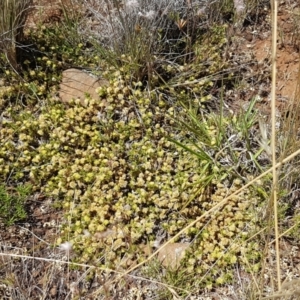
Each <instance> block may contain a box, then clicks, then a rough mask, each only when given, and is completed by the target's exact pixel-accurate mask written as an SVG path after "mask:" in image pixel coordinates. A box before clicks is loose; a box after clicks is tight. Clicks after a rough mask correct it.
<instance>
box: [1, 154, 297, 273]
mask: <svg viewBox="0 0 300 300" xmlns="http://www.w3.org/2000/svg"><path fill="white" fill-rule="evenodd" d="M298 154H300V149H299V150H297V151H295V152H294V153H292V154H291V155H289V156H288V157H286V158H285V159H283V160H282V161H281V162H278V163H277V164H276V165H274V166H272V167H271V168H270V169H268V170H267V171H265V172H263V173H262V174H260V175H259V176H257V177H256V178H254V179H252V180H251V181H250V182H248V183H247V184H245V185H244V186H243V187H241V188H240V189H239V190H237V191H235V192H234V193H232V194H231V195H229V196H228V197H226V198H225V199H223V200H222V201H221V202H220V203H218V204H216V205H215V206H214V207H212V208H211V209H210V210H208V211H207V212H205V213H204V214H203V215H201V216H200V217H198V218H197V219H196V220H194V221H193V222H191V223H190V224H189V225H187V226H186V227H184V228H183V229H182V230H180V231H179V232H178V233H177V234H176V235H175V236H173V237H172V238H171V239H169V240H168V241H167V242H166V243H165V244H163V245H162V246H161V247H160V248H159V249H157V250H156V251H155V252H154V253H153V254H151V255H150V256H149V257H147V258H146V259H145V260H144V261H142V262H140V263H139V264H137V265H135V266H134V267H132V268H131V269H129V270H127V271H126V272H124V273H123V274H121V276H120V277H119V278H118V279H121V278H122V277H124V276H126V275H128V274H129V273H130V272H132V271H134V270H136V269H137V268H138V267H140V266H142V265H144V264H145V263H146V262H148V261H150V260H151V259H152V258H153V257H154V256H155V255H157V254H158V253H159V252H160V251H161V250H162V249H163V248H165V247H166V246H167V245H168V244H170V243H171V242H173V241H174V240H175V239H176V238H178V237H179V236H180V235H181V234H183V233H184V232H185V231H186V230H187V229H189V228H191V227H192V226H193V225H195V224H196V223H197V222H199V221H200V220H201V219H203V218H205V217H206V216H207V215H209V214H211V213H212V212H214V211H216V210H217V209H218V208H220V207H221V206H223V205H224V204H226V202H227V201H228V200H229V199H231V198H232V197H233V196H235V195H237V194H239V193H240V192H242V191H243V190H244V189H246V188H247V187H249V186H251V185H252V184H253V183H255V182H256V181H257V180H259V179H261V178H263V177H264V176H266V175H267V174H268V173H270V172H271V171H273V169H276V168H278V167H280V166H282V165H283V164H285V163H286V162H288V161H290V160H291V159H293V158H294V157H295V156H297V155H298ZM0 255H1V253H0Z"/></svg>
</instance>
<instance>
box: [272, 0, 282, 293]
mask: <svg viewBox="0 0 300 300" xmlns="http://www.w3.org/2000/svg"><path fill="white" fill-rule="evenodd" d="M271 4H272V6H273V10H272V15H273V20H272V24H273V27H272V89H271V122H272V124H271V125H272V136H271V149H272V165H273V166H275V165H276V54H277V53H276V52H277V51H276V50H277V11H278V2H277V0H272V3H271ZM272 173H273V188H272V199H273V210H274V231H275V250H276V269H277V287H278V290H279V291H280V289H281V276H280V273H281V272H280V252H279V232H278V211H277V188H278V180H277V170H276V168H273V172H272Z"/></svg>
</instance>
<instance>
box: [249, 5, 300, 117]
mask: <svg viewBox="0 0 300 300" xmlns="http://www.w3.org/2000/svg"><path fill="white" fill-rule="evenodd" d="M295 7H296V4H290V5H286V4H285V3H284V4H283V5H280V6H279V10H278V39H277V88H276V96H277V99H276V100H277V107H278V108H279V109H280V110H281V109H284V108H286V107H287V106H288V105H289V104H291V102H293V101H294V99H295V96H296V94H295V93H296V89H297V85H298V78H299V77H298V76H299V75H298V73H299V45H298V44H299V40H297V39H296V36H295V32H296V28H295V20H293V13H292V11H293V10H292V9H295ZM266 22H267V23H269V24H270V18H269V17H268V20H267V21H266ZM266 27H267V28H266ZM245 37H247V40H248V41H247V43H246V44H245V45H244V46H243V50H244V51H245V52H248V51H250V52H251V53H253V55H254V57H255V59H256V60H257V62H258V64H259V65H261V66H265V67H267V68H269V70H270V71H271V52H272V45H271V38H272V33H271V28H270V26H265V29H264V28H260V29H258V30H257V31H256V32H254V33H251V32H249V31H248V33H247V35H245ZM264 101H265V105H264V110H265V112H267V111H269V108H268V106H269V102H270V94H269V95H265V97H264Z"/></svg>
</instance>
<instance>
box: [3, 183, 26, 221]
mask: <svg viewBox="0 0 300 300" xmlns="http://www.w3.org/2000/svg"><path fill="white" fill-rule="evenodd" d="M30 193H31V186H30V185H28V184H27V185H19V186H17V187H16V188H13V187H5V186H4V185H0V220H1V221H3V222H4V224H5V225H7V226H9V225H12V224H14V223H15V222H18V221H22V220H24V219H26V217H27V213H26V210H25V204H26V200H27V199H28V196H30Z"/></svg>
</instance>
